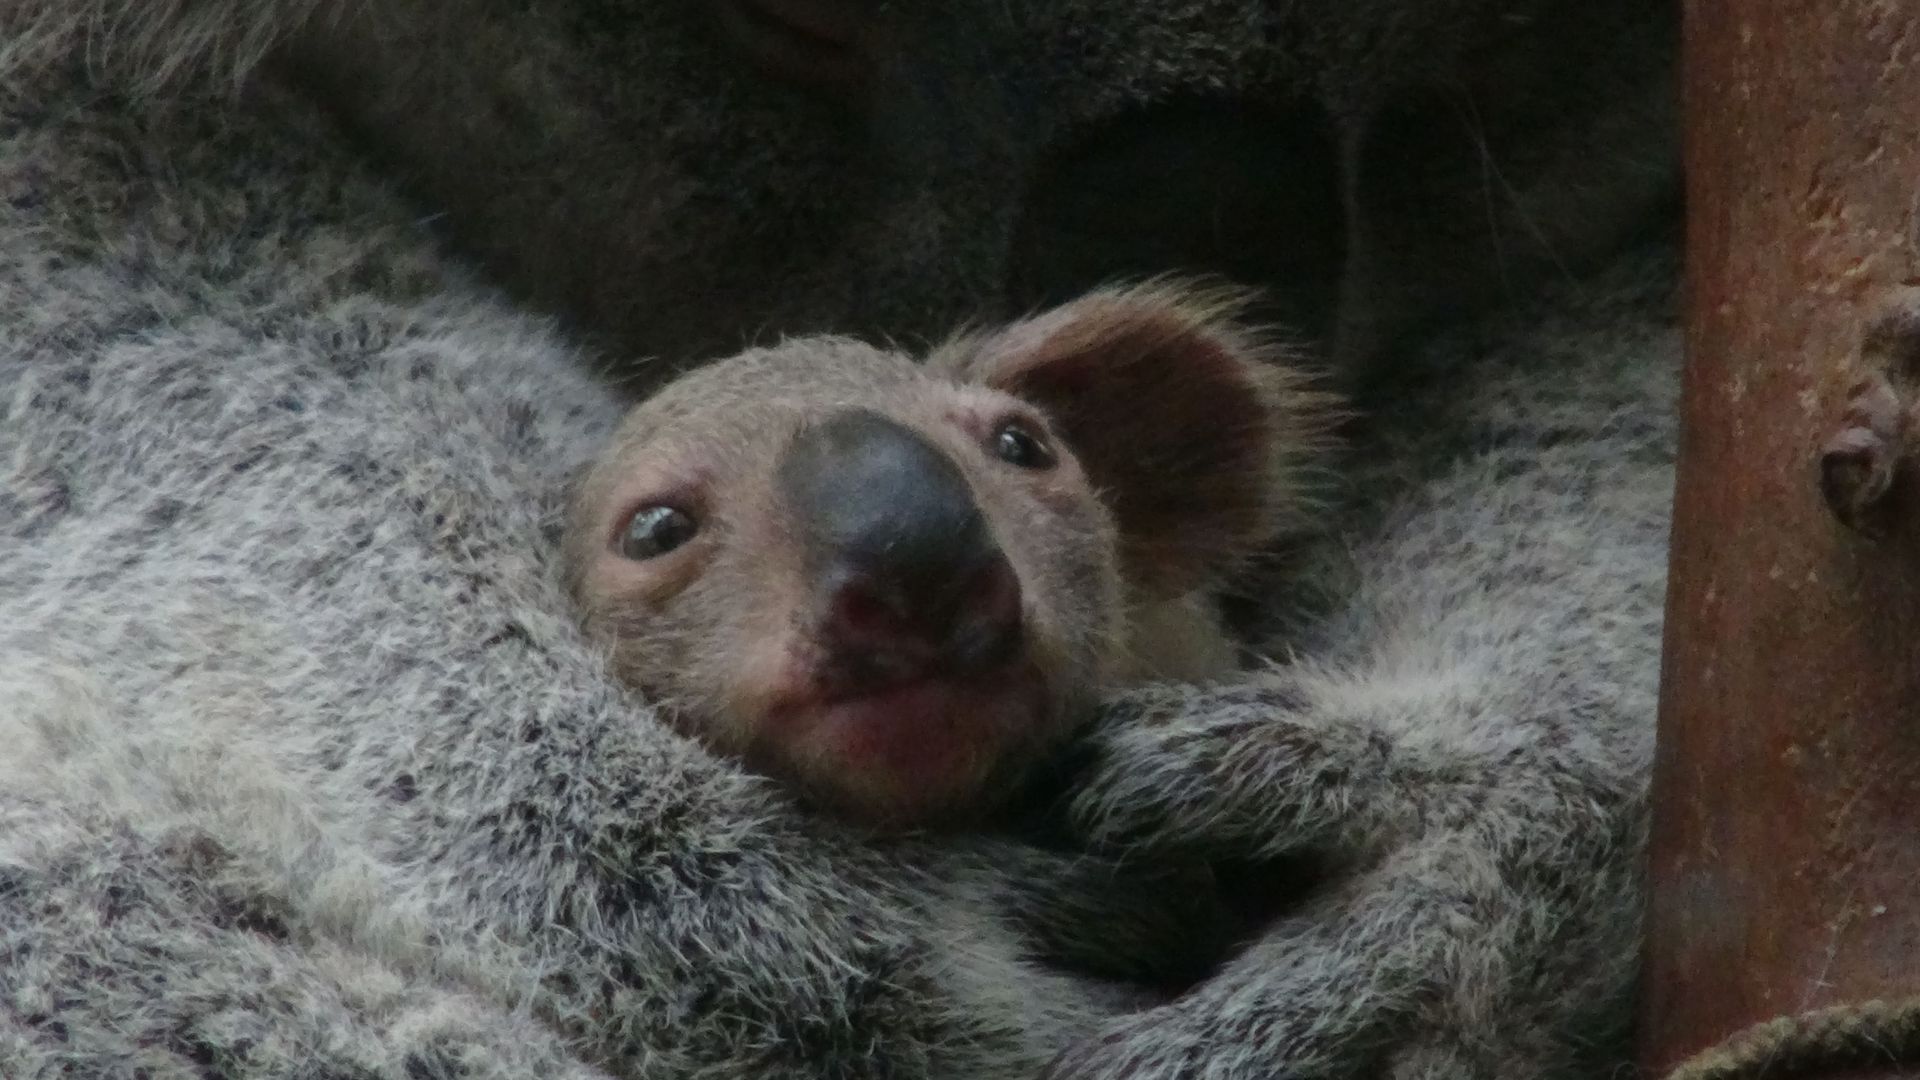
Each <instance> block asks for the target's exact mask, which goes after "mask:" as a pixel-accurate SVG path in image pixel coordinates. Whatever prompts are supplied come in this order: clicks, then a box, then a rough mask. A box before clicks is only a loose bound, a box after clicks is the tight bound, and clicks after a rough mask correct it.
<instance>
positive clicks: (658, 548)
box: [567, 286, 1326, 827]
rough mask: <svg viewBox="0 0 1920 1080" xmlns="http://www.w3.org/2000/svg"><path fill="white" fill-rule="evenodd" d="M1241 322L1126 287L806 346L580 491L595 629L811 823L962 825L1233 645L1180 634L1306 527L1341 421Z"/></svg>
mask: <svg viewBox="0 0 1920 1080" xmlns="http://www.w3.org/2000/svg"><path fill="white" fill-rule="evenodd" d="M1232 311H1233V306H1232V301H1231V299H1230V298H1222V297H1219V296H1213V295H1209V294H1206V293H1202V292H1197V291H1194V290H1182V289H1176V288H1172V287H1167V286H1151V287H1144V288H1134V289H1127V290H1119V289H1115V290H1108V291H1104V292H1098V293H1094V294H1091V295H1089V296H1087V297H1084V298H1082V299H1080V300H1078V301H1076V302H1073V303H1071V304H1068V305H1066V306H1064V307H1061V308H1058V309H1055V310H1053V311H1050V312H1047V313H1045V314H1042V315H1039V316H1037V317H1034V318H1030V319H1027V320H1025V321H1021V322H1017V323H1014V324H1012V325H1009V326H1005V327H1002V328H999V329H994V330H991V331H985V332H974V333H969V334H966V335H963V336H961V337H959V338H956V339H954V340H952V341H950V342H948V343H947V344H945V345H943V346H941V347H939V348H937V349H936V350H934V352H933V354H932V355H931V356H930V357H929V358H927V359H926V360H925V361H924V362H916V360H915V359H913V358H911V357H909V356H907V355H904V354H902V353H898V352H890V351H885V350H882V349H878V348H874V347H871V346H868V345H865V344H861V343H859V342H856V341H853V340H850V339H845V338H806V339H798V340H792V341H788V342H786V343H783V344H781V345H779V346H777V347H773V348H767V349H760V350H755V351H751V352H747V353H744V354H742V355H739V356H736V357H734V358H732V359H729V360H725V361H722V362H719V363H716V364H714V365H711V366H709V367H706V368H703V369H700V370H697V371H695V372H693V373H690V374H688V375H684V376H682V377H681V378H679V379H678V380H676V381H674V382H672V383H670V384H668V385H667V386H666V387H665V388H664V389H662V390H661V391H660V392H659V393H658V394H656V395H655V396H653V397H652V398H651V399H649V400H648V401H646V402H644V403H643V404H641V405H640V406H638V407H637V408H636V409H635V410H634V411H633V412H632V414H631V415H630V416H629V417H627V419H626V420H625V421H624V423H623V425H622V426H621V428H620V430H619V431H618V432H617V434H616V435H615V437H614V439H613V441H612V443H611V445H610V447H609V448H608V450H607V451H606V453H605V454H604V455H602V457H601V458H600V459H599V460H598V461H597V462H595V463H594V464H593V465H592V466H591V467H590V468H589V469H588V470H587V472H586V473H585V474H584V476H583V477H582V479H581V481H580V483H579V485H578V488H577V491H576V492H575V494H574V498H573V503H572V509H571V518H570V523H569V540H568V544H567V558H568V565H569V571H570V579H571V582H572V587H573V589H574V591H575V593H576V595H577V596H578V598H579V599H580V601H581V603H582V606H583V609H584V612H585V620H586V623H587V626H588V627H589V630H590V631H591V632H592V633H593V634H595V635H597V636H598V637H600V638H602V639H603V640H604V641H605V642H607V643H608V645H609V647H610V649H611V654H612V662H613V665H614V668H615V670H616V672H617V673H618V674H619V675H620V676H621V677H622V678H623V679H624V680H626V681H627V682H629V683H630V684H631V685H634V686H636V687H638V688H640V689H642V690H643V691H645V692H646V693H647V694H648V695H649V696H650V698H651V699H652V700H653V701H654V702H655V703H656V704H657V705H658V706H659V707H660V708H661V709H662V711H663V713H664V714H665V715H666V716H668V717H671V718H672V720H673V722H674V723H676V724H677V725H679V726H680V727H682V728H683V729H684V730H686V731H687V732H688V733H689V734H692V735H694V736H696V737H698V738H700V739H702V740H704V741H705V742H707V743H708V744H709V745H710V746H712V747H713V748H714V749H716V750H718V751H720V752H722V753H727V754H732V755H736V756H738V757H740V758H742V759H743V760H745V761H747V762H748V763H750V764H751V765H752V766H754V767H756V768H757V769H759V770H761V771H763V772H765V773H767V774H769V775H772V776H775V777H778V778H781V779H783V780H786V781H788V782H790V783H792V784H793V785H794V786H795V787H796V788H797V789H798V790H799V791H800V792H801V793H803V794H804V795H805V796H806V797H808V798H809V799H810V800H811V801H813V802H815V803H817V804H820V805H822V806H825V807H828V808H831V809H833V810H836V811H839V812H841V813H843V814H845V815H847V816H850V817H853V818H855V819H858V820H861V821H864V822H866V823H869V824H872V825H877V826H882V827H910V826H924V825H929V824H935V823H943V822H952V821H956V820H966V819H970V818H973V817H975V816H977V815H978V814H980V813H983V812H985V811H986V810H988V809H990V808H991V807H993V806H994V805H995V804H996V803H997V802H998V801H999V800H1000V798H1001V797H1003V796H1005V795H1007V794H1009V793H1011V792H1012V791H1014V790H1015V789H1016V788H1017V786H1018V780H1019V778H1020V776H1021V775H1022V774H1023V773H1024V772H1026V771H1027V770H1028V769H1030V768H1031V767H1032V766H1034V765H1035V764H1036V763H1038V762H1040V761H1042V760H1044V759H1045V757H1046V755H1047V752H1048V751H1049V750H1050V749H1052V748H1054V747H1055V746H1057V745H1058V744H1059V743H1060V742H1061V741H1062V740H1063V738H1064V737H1065V736H1066V735H1067V734H1068V733H1069V732H1070V731H1071V728H1072V726H1073V723H1074V721H1075V719H1076V718H1077V717H1078V716H1081V715H1083V712H1084V707H1085V706H1086V705H1087V703H1088V701H1089V697H1090V695H1091V694H1093V693H1094V692H1095V691H1096V690H1099V689H1101V688H1104V687H1108V686H1111V685H1113V684H1114V683H1116V682H1118V681H1122V680H1124V679H1127V678H1129V677H1134V676H1137V675H1139V674H1142V673H1146V672H1151V671H1162V670H1166V668H1167V665H1165V664H1156V663H1155V657H1153V656H1149V655H1144V654H1147V653H1153V652H1158V651H1161V650H1162V649H1170V650H1173V651H1178V650H1179V649H1180V648H1182V647H1183V646H1182V644H1181V643H1179V642H1165V641H1155V640H1153V638H1154V637H1155V636H1156V635H1159V636H1161V637H1165V635H1166V634H1167V633H1168V628H1170V627H1172V628H1177V629H1175V630H1174V631H1173V632H1174V633H1175V634H1179V633H1190V634H1193V635H1200V636H1205V635H1208V634H1212V635H1215V636H1217V635H1218V629H1217V627H1216V626H1214V625H1212V624H1211V623H1209V622H1208V621H1206V620H1205V619H1186V620H1181V619H1178V618H1174V619H1169V618H1167V612H1168V611H1169V610H1173V611H1198V610H1201V609H1200V608H1197V607H1195V606H1194V602H1195V598H1196V597H1202V596H1204V595H1205V594H1206V593H1207V592H1208V590H1209V588H1210V586H1213V585H1215V584H1217V583H1218V582H1219V581H1220V580H1221V579H1222V578H1223V577H1224V576H1225V575H1227V574H1229V573H1231V572H1232V571H1233V570H1234V569H1235V568H1236V566H1237V565H1238V564H1240V563H1241V562H1243V561H1244V560H1246V559H1247V558H1249V557H1250V556H1252V555H1254V554H1256V553H1257V552H1258V551H1259V550H1260V549H1261V548H1262V546H1263V544H1264V543H1265V542H1266V541H1268V540H1269V539H1271V538H1272V536H1273V535H1274V534H1275V533H1276V532H1277V531H1278V530H1279V529H1280V528H1281V527H1282V526H1283V525H1284V524H1285V523H1286V520H1287V517H1288V515H1289V514H1290V513H1291V512H1293V511H1295V510H1297V509H1298V504H1299V502H1300V485H1299V483H1298V479H1299V475H1300V466H1301V464H1302V463H1303V459H1304V458H1305V456H1306V455H1307V454H1308V453H1310V452H1311V451H1312V449H1313V448H1314V446H1315V445H1316V443H1318V442H1319V441H1320V439H1321V437H1322V435H1323V433H1324V432H1325V430H1326V424H1325V417H1326V410H1325V408H1324V406H1325V402H1324V401H1323V400H1322V398H1321V397H1320V396H1319V395H1317V394H1315V393H1313V392H1311V391H1309V390H1307V389H1306V388H1305V385H1304V381H1303V379H1302V376H1301V375H1300V374H1299V373H1298V372H1297V371H1294V370H1292V369H1291V368H1289V367H1287V366H1285V365H1284V364H1283V363H1281V357H1280V356H1279V355H1278V353H1277V351H1276V350H1274V349H1272V348H1271V347H1269V346H1267V345H1264V344H1262V343H1261V342H1260V341H1259V340H1258V339H1256V338H1255V337H1254V336H1252V335H1251V334H1249V333H1248V332H1246V331H1244V330H1242V329H1239V328H1236V327H1235V326H1234V325H1233V324H1232V323H1231V322H1230V321H1229V316H1230V315H1231V313H1232ZM1143 629H1145V630H1146V632H1144V633H1143ZM1189 651H1190V652H1196V654H1205V653H1206V650H1205V649H1201V650H1197V651H1196V650H1191V649H1189ZM1175 666H1176V667H1177V665H1175Z"/></svg>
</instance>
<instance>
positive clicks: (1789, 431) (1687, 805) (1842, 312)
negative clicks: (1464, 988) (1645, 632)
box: [1640, 0, 1920, 1077]
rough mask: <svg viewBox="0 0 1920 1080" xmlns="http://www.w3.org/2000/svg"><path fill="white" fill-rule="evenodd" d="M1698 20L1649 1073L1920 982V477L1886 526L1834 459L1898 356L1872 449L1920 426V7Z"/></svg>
mask: <svg viewBox="0 0 1920 1080" xmlns="http://www.w3.org/2000/svg"><path fill="white" fill-rule="evenodd" d="M1685 35H1686V49H1685V56H1686V61H1685V62H1686V108H1687V112H1688V120H1687V123H1688V146H1687V169H1688V180H1687V188H1688V191H1687V195H1688V237H1687V248H1688V254H1687V277H1688V286H1687V288H1688V325H1687V349H1688V360H1687V375H1686V389H1685V396H1684V404H1683V409H1684V417H1683V431H1684V436H1683V445H1682V453H1681V461H1680V474H1679V482H1678V492H1677V499H1676V503H1675V515H1676V516H1675V523H1674V538H1673V563H1672V579H1671V588H1670V591H1669V595H1668V621H1667V636H1666V660H1665V665H1664V671H1663V685H1662V694H1661V717H1660V739H1661V745H1660V749H1659V759H1658V765H1657V767H1656V769H1655V775H1654V825H1653V829H1654V841H1653V846H1652V863H1651V874H1652V885H1653V891H1652V900H1651V905H1650V910H1649V920H1648V943H1647V953H1646V964H1645V969H1644V970H1645V980H1644V984H1643V1008H1642V1012H1641V1022H1640V1037H1641V1045H1642V1053H1641V1064H1642V1065H1643V1066H1644V1067H1645V1069H1646V1073H1647V1075H1648V1076H1650V1077H1657V1076H1660V1075H1663V1074H1664V1073H1665V1072H1666V1071H1667V1070H1668V1069H1670V1068H1671V1067H1672V1066H1674V1065H1676V1064H1677V1063H1679V1062H1680V1061H1681V1060H1683V1059H1685V1058H1687V1057H1689V1056H1690V1055H1692V1054H1694V1053H1695V1052H1697V1051H1700V1050H1702V1049H1704V1048H1706V1047H1708V1046H1711V1045H1713V1044H1716V1043H1718V1042H1719V1041H1720V1040H1721V1039H1723V1038H1724V1037H1726V1036H1728V1035H1730V1034H1732V1033H1734V1032H1735V1031H1737V1030H1740V1029H1742V1028H1745V1027H1747V1026H1748V1025H1751V1024H1753V1023H1756V1022H1759V1021H1764V1020H1768V1019H1772V1018H1774V1017H1778V1016H1781V1015H1784V1014H1795V1013H1801V1012H1804V1011H1806V1010H1809V1009H1812V1008H1817V1007H1821V1006H1829V1005H1838V1004H1844V1003H1849V1002H1858V1001H1864V1000H1867V999H1871V998H1877V997H1904V996H1911V995H1916V994H1920V497H1916V492H1917V490H1920V483H1916V482H1915V472H1916V470H1915V469H1914V468H1913V467H1912V463H1911V462H1904V463H1901V464H1900V467H1899V468H1898V470H1897V471H1896V472H1895V473H1894V474H1893V476H1892V487H1891V490H1890V491H1889V492H1888V493H1887V494H1886V495H1884V496H1882V497H1879V498H1877V499H1873V498H1867V500H1866V501H1867V502H1868V503H1870V504H1871V505H1870V506H1869V507H1868V509H1869V510H1871V511H1872V514H1871V515H1868V516H1873V517H1874V520H1873V522H1871V524H1875V525H1878V526H1880V527H1881V528H1882V529H1883V530H1884V535H1882V536H1880V537H1879V538H1878V539H1873V538H1869V537H1866V536H1863V535H1861V534H1860V533H1859V532H1857V531H1854V530H1850V529H1849V528H1847V527H1846V526H1844V525H1842V524H1841V523H1840V521H1839V520H1837V518H1836V515H1835V514H1834V513H1833V512H1830V509H1829V506H1828V503H1827V502H1826V501H1824V500H1823V498H1822V487H1821V466H1820V462H1821V458H1822V451H1823V449H1826V448H1829V447H1830V445H1838V444H1830V443H1829V440H1830V439H1831V438H1832V437H1833V436H1834V434H1835V432H1836V431H1837V430H1839V429H1841V428H1842V427H1844V425H1845V423H1846V420H1845V419H1844V417H1845V414H1846V411H1847V408H1848V401H1849V398H1850V396H1852V395H1853V394H1854V389H1853V388H1854V387H1855V384H1856V382H1858V381H1859V380H1861V379H1862V378H1863V377H1871V376H1874V375H1875V373H1876V372H1877V371H1880V370H1881V369H1886V370H1885V374H1886V381H1885V382H1884V383H1877V384H1874V383H1870V385H1876V386H1877V387H1878V389H1877V391H1876V393H1878V394H1879V395H1880V397H1879V398H1876V399H1874V400H1875V401H1877V402H1878V403H1879V404H1878V406H1877V407H1878V408H1879V409H1880V412H1881V414H1882V415H1881V416H1880V419H1879V421H1877V423H1878V424H1879V428H1880V430H1879V431H1878V432H1877V435H1876V436H1875V438H1878V439H1880V440H1881V441H1880V442H1879V443H1878V444H1877V450H1875V451H1874V452H1876V453H1880V454H1882V455H1883V457H1882V458H1881V459H1880V461H1879V462H1877V463H1876V464H1890V463H1892V462H1894V461H1896V460H1897V459H1898V455H1899V451H1900V449H1901V441H1902V440H1903V439H1910V438H1911V437H1912V435H1913V434H1914V432H1915V430H1917V429H1916V428H1915V427H1914V425H1913V422H1912V420H1913V417H1912V416H1911V415H1906V414H1904V413H1903V412H1902V410H1904V409H1905V408H1907V406H1908V405H1910V404H1911V401H1912V400H1913V397H1914V390H1915V388H1916V387H1920V344H1916V343H1917V342H1920V330H1915V329H1914V328H1916V327H1920V321H1912V322H1910V323H1905V324H1903V323H1902V322H1901V320H1900V319H1899V318H1897V317H1895V318H1893V319H1891V320H1889V319H1888V318H1887V315H1886V313H1888V312H1893V313H1895V314H1896V315H1897V313H1898V312H1900V311H1901V310H1903V308H1902V300H1901V297H1902V295H1903V292H1902V290H1903V287H1910V286H1911V285H1912V284H1913V283H1915V281H1916V276H1917V275H1916V267H1917V266H1920V256H1917V254H1916V243H1915V237H1916V232H1915V230H1916V226H1920V221H1916V215H1915V206H1916V201H1915V200H1916V194H1917V193H1920V0H1818V2H1813V0H1688V2H1687V3H1686V8H1685ZM1907 295H1911V294H1907ZM1876 327H1878V328H1879V329H1878V330H1876V329H1875V328H1876ZM1875 335H1878V337H1877V344H1873V345H1870V346H1869V347H1868V348H1867V349H1866V350H1864V352H1863V350H1862V348H1861V341H1862V339H1863V337H1874V336H1875ZM1888 394H1891V395H1892V396H1891V397H1889V396H1888ZM1889 410H1891V411H1889ZM1914 415H1920V414H1914ZM1855 419H1856V420H1857V419H1858V417H1857V416H1856V417H1855ZM1860 434H1861V433H1860V432H1859V431H1857V430H1856V431H1855V432H1854V433H1853V435H1854V436H1859V435H1860ZM1845 441H1846V440H1845V438H1843V439H1842V440H1841V442H1842V443H1844V442H1845ZM1856 441H1857V440H1856ZM1868 442H1869V443H1872V442H1874V440H1873V439H1869V440H1868ZM1855 449H1858V446H1857V445H1856V446H1855ZM1836 462H1837V464H1836ZM1829 464H1834V465H1835V467H1836V469H1837V472H1836V474H1835V476H1834V477H1833V479H1834V480H1835V481H1836V483H1837V484H1838V485H1839V486H1840V487H1841V488H1842V489H1844V488H1845V487H1846V485H1847V484H1848V483H1852V484H1854V485H1855V486H1856V488H1857V487H1858V486H1859V484H1861V483H1862V482H1863V481H1862V480H1861V478H1860V476H1859V475H1853V476H1851V478H1850V477H1849V474H1848V470H1849V469H1850V468H1852V467H1853V466H1855V465H1859V462H1852V463H1849V462H1848V461H1845V460H1839V459H1835V461H1830V462H1829ZM1882 472H1883V474H1884V470H1882ZM1883 478H1884V475H1883ZM1876 493H1877V489H1876V491H1869V492H1867V496H1869V497H1870V496H1873V495H1875V494H1876ZM1835 497H1836V498H1837V499H1839V500H1840V501H1844V500H1845V497H1846V494H1845V491H1844V490H1842V491H1841V492H1840V493H1839V494H1838V495H1836V496H1835ZM1829 1075H1837V1074H1829ZM1849 1075H1863V1074H1859V1073H1853V1074H1849ZM1874 1075H1889V1076H1890V1075H1901V1076H1917V1077H1920V1070H1916V1071H1910V1072H1901V1073H1894V1072H1881V1073H1876V1074H1874Z"/></svg>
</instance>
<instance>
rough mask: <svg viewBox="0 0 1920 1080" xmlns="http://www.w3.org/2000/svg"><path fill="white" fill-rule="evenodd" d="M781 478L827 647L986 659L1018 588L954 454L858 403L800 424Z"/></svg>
mask: <svg viewBox="0 0 1920 1080" xmlns="http://www.w3.org/2000/svg"><path fill="white" fill-rule="evenodd" d="M778 484H779V487H780V490H781V492H782V494H783V495H784V496H785V498H786V499H787V501H788V504H789V507H790V509H791V510H792V512H793V513H794V516H795V517H796V519H797V520H798V522H799V525H800V531H801V533H802V540H801V542H802V543H803V544H804V545H805V549H806V552H807V555H808V563H809V566H810V567H811V569H812V572H813V573H814V575H815V580H816V581H817V582H818V583H819V586H820V597H821V600H822V605H823V606H822V615H823V627H822V629H823V630H824V631H825V633H826V634H827V636H828V637H829V638H830V639H831V640H832V641H833V643H834V644H836V645H838V646H841V647H848V648H853V649H856V650H859V651H862V652H864V653H866V654H868V655H869V656H870V657H871V658H873V659H875V660H889V659H890V660H894V661H900V660H909V659H913V660H916V661H918V662H933V661H936V660H937V661H946V662H956V663H973V662H985V661H987V660H989V659H992V658H994V657H996V656H997V655H999V654H1001V653H1003V652H1004V650H1005V648H1006V647H1007V646H1008V644H1009V643H1010V639H1011V638H1012V636H1013V635H1015V634H1017V632H1018V628H1019V621H1020V585H1019V581H1018V579H1017V578H1016V577H1015V576H1014V573H1013V569H1012V567H1011V566H1010V565H1009V564H1008V563H1007V560H1006V557H1005V555H1003V554H1002V553H1001V551H1000V548H999V545H998V544H996V543H995V542H994V538H993V533H992V530H991V529H990V528H989V527H988V524H987V520H986V517H985V516H984V515H983V514H982V513H981V512H980V507H979V504H978V503H977V502H976V501H975V500H974V495H973V488H972V485H970V484H969V483H968V482H967V478H966V477H965V476H964V475H963V474H962V473H961V472H960V468H959V466H957V465H955V464H954V463H953V461H952V459H950V458H948V457H947V455H946V454H945V453H943V452H941V451H940V450H939V449H938V448H937V447H935V446H934V445H933V444H931V443H930V442H928V441H927V440H926V439H925V438H924V437H922V436H921V435H919V434H918V433H917V432H915V431H913V430H912V429H911V428H908V427H906V426H905V425H902V424H899V423H897V422H895V421H893V420H890V419H888V418H887V417H885V416H882V415H881V414H879V413H877V412H873V411H871V410H867V409H847V410H843V411H840V412H836V413H834V414H832V415H830V416H828V417H827V418H825V419H823V420H821V421H820V422H818V423H816V424H813V425H811V426H809V427H808V428H806V429H805V430H804V431H803V432H801V434H800V435H799V436H797V437H796V438H795V440H794V442H793V443H792V444H791V445H790V446H789V447H788V449H787V452H786V455H785V457H784V458H783V459H782V460H781V463H780V468H779V473H778Z"/></svg>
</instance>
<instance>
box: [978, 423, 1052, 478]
mask: <svg viewBox="0 0 1920 1080" xmlns="http://www.w3.org/2000/svg"><path fill="white" fill-rule="evenodd" d="M993 454H994V456H995V457H997V458H999V459H1000V460H1001V461H1004V462H1007V463H1009V464H1012V465H1018V466H1020V467H1021V468H1023V469H1050V468H1052V467H1053V463H1054V456H1053V450H1052V449H1051V448H1050V447H1048V446H1047V444H1046V442H1045V441H1044V440H1043V439H1041V438H1040V436H1038V435H1035V434H1034V433H1033V432H1032V431H1031V430H1030V429H1029V428H1028V427H1027V425H1026V424H1024V423H1022V422H1021V421H1019V420H1009V421H1007V422H1006V423H1004V424H1001V425H1000V429H999V430H998V431H995V432H994V433H993Z"/></svg>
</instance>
